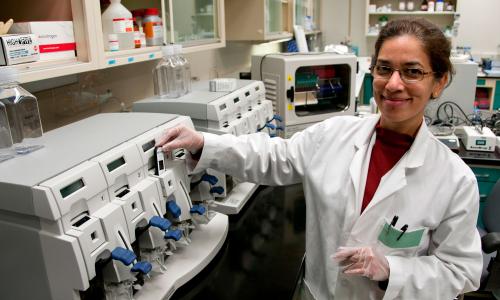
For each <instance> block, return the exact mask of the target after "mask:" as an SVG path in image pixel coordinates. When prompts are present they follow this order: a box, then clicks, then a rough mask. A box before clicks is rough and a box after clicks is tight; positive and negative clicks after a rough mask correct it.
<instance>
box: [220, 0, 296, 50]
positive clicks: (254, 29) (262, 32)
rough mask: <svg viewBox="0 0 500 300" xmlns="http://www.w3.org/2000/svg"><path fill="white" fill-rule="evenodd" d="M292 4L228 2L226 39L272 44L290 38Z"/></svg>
mask: <svg viewBox="0 0 500 300" xmlns="http://www.w3.org/2000/svg"><path fill="white" fill-rule="evenodd" d="M293 3H294V1H293V0H228V1H227V2H226V3H225V6H226V9H225V17H226V24H227V27H226V30H227V32H226V39H227V40H234V41H238V40H240V41H271V40H279V39H287V38H288V39H289V38H291V37H292V36H293Z"/></svg>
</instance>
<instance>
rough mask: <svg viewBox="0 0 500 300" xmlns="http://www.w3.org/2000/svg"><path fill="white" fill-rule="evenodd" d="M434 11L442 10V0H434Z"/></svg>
mask: <svg viewBox="0 0 500 300" xmlns="http://www.w3.org/2000/svg"><path fill="white" fill-rule="evenodd" d="M436 11H439V12H442V11H444V1H443V0H437V1H436Z"/></svg>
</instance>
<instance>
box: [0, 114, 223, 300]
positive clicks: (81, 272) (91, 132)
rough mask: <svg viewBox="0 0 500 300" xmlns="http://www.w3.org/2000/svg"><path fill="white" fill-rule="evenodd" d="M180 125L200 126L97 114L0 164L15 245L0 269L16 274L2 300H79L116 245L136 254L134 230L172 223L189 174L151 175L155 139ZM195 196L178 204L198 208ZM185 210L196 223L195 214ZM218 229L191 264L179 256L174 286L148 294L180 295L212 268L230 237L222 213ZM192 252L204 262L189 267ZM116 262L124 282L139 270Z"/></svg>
mask: <svg viewBox="0 0 500 300" xmlns="http://www.w3.org/2000/svg"><path fill="white" fill-rule="evenodd" d="M179 124H184V125H185V126H188V127H193V124H192V122H191V120H190V119H189V118H188V117H182V116H176V115H166V114H101V115H96V116H93V117H91V118H88V119H84V120H81V121H79V122H76V123H73V124H70V125H67V126H64V127H61V128H58V129H55V130H52V131H50V132H48V133H46V134H45V135H43V136H42V137H40V138H37V139H36V142H37V143H38V144H41V145H44V148H42V149H40V150H39V151H36V152H33V153H30V154H29V155H25V156H18V157H16V158H13V159H11V160H9V161H6V162H3V163H2V164H0V199H1V200H2V201H0V238H1V239H2V240H3V241H8V242H6V243H3V244H2V247H0V262H1V264H2V266H3V268H4V271H5V272H6V273H8V274H9V276H4V278H3V279H2V280H1V281H0V288H1V289H2V291H3V292H2V293H3V294H2V297H5V298H6V299H79V298H80V295H81V294H80V293H81V292H83V291H85V290H87V289H88V288H89V287H90V281H91V280H92V279H94V278H95V277H96V263H97V262H98V261H99V260H100V259H104V260H107V259H109V257H110V253H111V251H113V249H115V248H116V247H122V248H126V249H129V250H133V247H132V244H133V243H134V242H135V241H136V239H137V237H136V236H135V229H137V228H138V227H140V226H145V225H147V224H148V221H149V220H150V218H151V217H153V216H160V217H163V216H164V214H165V206H166V200H167V199H168V198H170V197H171V196H172V195H175V194H176V191H180V190H181V188H180V187H179V184H180V183H179V182H180V181H184V183H183V184H184V185H186V181H185V180H187V176H186V175H185V174H183V172H184V173H186V171H183V172H178V171H177V170H176V168H167V172H165V174H164V176H153V175H151V174H152V171H151V169H152V168H151V161H152V160H151V157H152V152H151V151H150V150H151V149H150V148H154V141H155V138H157V137H159V136H160V135H161V134H162V133H163V132H164V131H165V129H167V128H170V127H173V126H176V125H179ZM180 163H181V162H180V160H177V161H176V160H175V159H174V160H173V161H171V162H170V164H178V165H180ZM182 163H183V164H184V169H185V162H184V161H182ZM177 169H178V168H177ZM124 191H126V192H124ZM186 195H187V197H188V198H189V195H188V192H187V191H186V192H182V193H178V194H177V195H176V197H178V198H179V199H181V200H179V199H177V198H176V197H174V198H175V200H176V202H186V204H185V205H187V206H189V202H187V201H185V199H182V197H186ZM186 213H187V215H186V216H185V218H189V208H187V209H186ZM210 224H213V225H210ZM210 224H208V225H207V226H206V227H204V228H203V229H205V230H208V231H210V230H211V227H210V226H215V227H216V228H215V229H214V232H211V233H210V234H208V235H209V236H210V238H209V239H211V240H209V239H208V238H207V239H205V240H203V241H202V242H201V244H200V241H197V242H198V244H197V243H196V242H193V244H191V245H190V247H200V248H202V249H203V250H202V251H200V250H199V249H196V250H190V249H187V250H186V251H184V252H183V257H182V263H180V262H179V261H175V259H173V260H172V261H171V262H170V263H171V264H172V265H174V266H176V268H174V269H173V270H172V271H171V272H172V273H168V274H166V275H162V276H164V277H165V278H166V279H168V280H167V281H168V284H166V285H165V283H164V284H163V286H162V288H161V289H158V287H155V288H154V289H153V291H152V292H151V291H150V290H149V289H148V287H147V284H146V285H145V286H144V287H143V288H142V290H141V294H142V295H148V294H149V296H151V294H152V295H154V298H163V297H166V295H171V293H173V291H175V288H176V287H178V286H176V285H179V284H182V283H184V282H186V281H187V280H189V278H192V277H193V276H194V275H196V274H197V273H198V272H199V271H200V270H201V269H202V268H203V267H204V266H205V265H206V264H208V262H209V261H210V260H211V258H212V257H214V255H215V253H217V251H218V250H219V249H220V247H221V245H222V243H223V241H224V239H225V237H226V234H227V217H226V216H222V215H218V216H217V217H216V218H214V219H212V222H211V223H210ZM214 237H215V239H214ZM202 238H203V236H202V237H200V239H202ZM193 239H194V238H193ZM161 240H162V238H161V237H160V239H159V240H152V241H148V243H149V244H154V243H158V242H161ZM139 246H140V245H139ZM148 246H150V245H148ZM153 246H154V245H153ZM136 254H137V253H136ZM189 255H196V257H193V259H192V260H191V261H190V260H189ZM114 262H115V261H113V267H112V268H111V269H109V270H114V271H115V273H116V274H114V276H115V277H116V278H115V279H116V280H118V281H121V280H122V279H123V278H122V277H121V276H127V274H130V273H131V272H130V267H127V266H125V265H124V264H122V263H121V262H119V263H116V265H115V264H114ZM120 269H121V270H120ZM104 271H105V272H106V270H104ZM128 276H130V275H128ZM27 282H29V288H26V283H27ZM144 297H146V298H147V297H148V296H144ZM139 299H140V298H139Z"/></svg>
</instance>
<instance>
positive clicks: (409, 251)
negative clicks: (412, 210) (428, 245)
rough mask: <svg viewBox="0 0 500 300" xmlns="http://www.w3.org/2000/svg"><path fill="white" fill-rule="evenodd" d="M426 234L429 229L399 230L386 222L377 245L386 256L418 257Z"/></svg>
mask: <svg viewBox="0 0 500 300" xmlns="http://www.w3.org/2000/svg"><path fill="white" fill-rule="evenodd" d="M426 232H427V229H426V228H424V227H421V228H417V229H412V228H408V229H407V230H401V229H397V228H395V227H394V226H391V225H390V224H389V223H388V222H387V221H384V224H383V226H382V228H381V230H380V233H379V235H378V238H377V242H378V243H377V245H378V248H379V250H381V251H382V252H384V254H386V255H394V256H406V257H411V256H416V255H417V253H418V250H419V248H420V247H419V246H420V245H421V244H422V238H423V237H424V236H425V233H426Z"/></svg>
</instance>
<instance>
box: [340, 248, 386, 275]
mask: <svg viewBox="0 0 500 300" xmlns="http://www.w3.org/2000/svg"><path fill="white" fill-rule="evenodd" d="M332 258H333V259H334V260H336V261H337V262H338V263H339V265H340V266H342V267H344V269H343V270H342V272H343V273H344V274H347V275H358V276H365V277H368V278H370V279H371V280H375V281H384V280H387V279H389V262H388V261H387V258H385V256H384V255H383V254H381V253H378V252H377V251H375V250H374V249H373V248H372V247H339V249H338V250H337V252H336V253H335V254H334V255H333V256H332Z"/></svg>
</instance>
